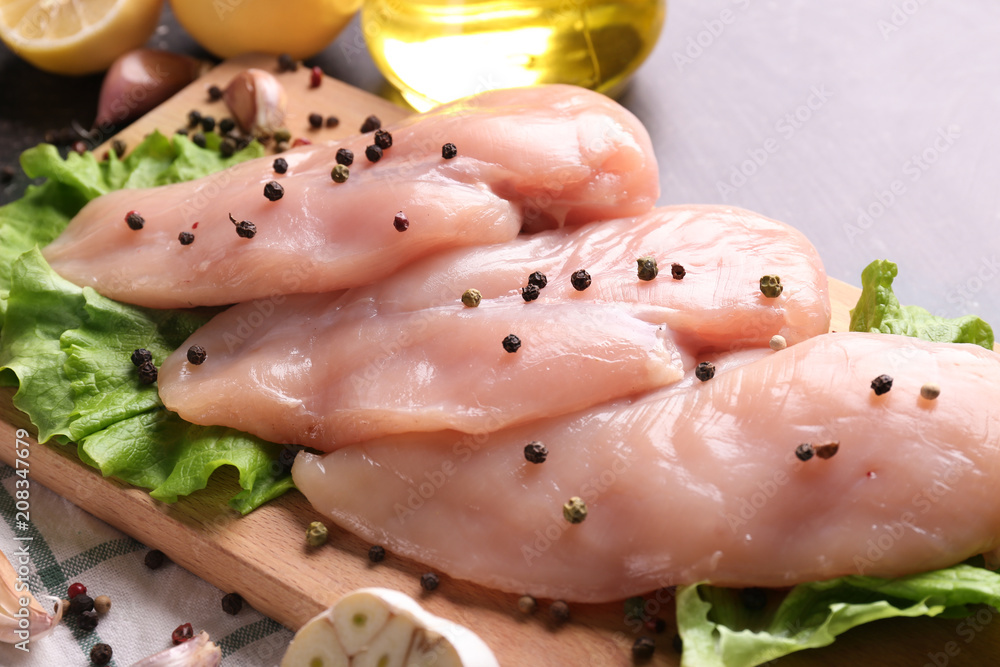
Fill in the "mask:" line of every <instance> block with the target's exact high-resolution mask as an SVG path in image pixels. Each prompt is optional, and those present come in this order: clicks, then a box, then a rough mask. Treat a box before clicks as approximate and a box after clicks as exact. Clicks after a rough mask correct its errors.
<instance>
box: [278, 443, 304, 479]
mask: <svg viewBox="0 0 1000 667" xmlns="http://www.w3.org/2000/svg"><path fill="white" fill-rule="evenodd" d="M301 449H302V448H301V447H300V446H296V445H285V446H284V447H282V449H281V451H280V452H278V465H279V466H281V469H282V470H284V471H286V472H287V471H289V470H291V469H292V464H293V463H295V457H296V456H297V455H298V453H299V450H301Z"/></svg>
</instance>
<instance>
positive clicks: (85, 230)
mask: <svg viewBox="0 0 1000 667" xmlns="http://www.w3.org/2000/svg"><path fill="white" fill-rule="evenodd" d="M388 129H389V130H390V131H391V136H392V146H391V147H390V148H387V149H385V151H384V154H383V157H382V158H381V159H380V160H379V161H378V162H375V163H372V162H370V161H369V160H368V159H367V158H366V156H365V149H366V146H368V145H370V144H372V143H373V137H372V135H371V134H366V135H358V136H356V137H353V138H351V139H348V140H345V141H344V142H342V143H340V144H336V145H313V146H304V147H301V148H298V149H294V150H291V151H287V152H285V153H283V154H282V156H281V157H283V158H284V159H285V160H286V161H287V163H288V170H287V172H286V173H285V174H277V173H275V172H274V171H273V168H272V162H273V161H274V157H273V156H272V157H266V158H260V159H257V160H251V161H249V162H245V163H242V164H239V165H236V166H234V167H231V168H230V169H227V170H225V171H223V172H219V173H217V174H213V175H211V176H206V177H204V178H201V179H198V180H195V181H190V182H186V183H178V184H176V185H168V186H163V187H158V188H151V189H146V190H119V191H115V192H111V193H109V194H107V195H104V196H103V197H99V198H98V199H96V200H94V201H92V202H90V203H89V204H88V205H87V206H85V207H84V209H83V210H82V211H81V212H80V213H79V214H78V215H77V216H76V217H75V218H74V219H73V221H72V222H71V223H70V225H69V227H67V229H66V230H65V231H64V232H63V234H62V235H61V236H60V237H59V238H58V239H56V240H55V241H54V242H53V243H52V244H51V245H49V246H48V247H47V248H45V250H44V254H45V257H46V259H48V261H49V263H50V264H51V265H52V268H54V269H55V270H56V271H57V272H58V273H59V274H61V275H62V276H63V277H65V278H67V279H68V280H70V281H72V282H74V283H76V284H78V285H83V286H90V287H93V288H94V289H96V290H97V291H99V292H100V293H102V294H104V295H105V296H109V297H112V298H114V299H117V300H119V301H125V302H128V303H135V304H139V305H144V306H151V307H156V308H172V307H185V306H191V305H221V304H229V303H236V302H242V301H249V300H251V299H255V298H260V297H267V296H272V295H275V294H290V293H297V292H323V291H331V290H337V289H342V288H345V287H353V286H357V285H364V284H367V283H370V282H372V281H374V280H376V279H380V278H383V277H385V276H386V275H388V274H390V273H392V272H393V271H395V270H396V269H398V268H400V267H401V266H404V265H405V264H407V263H409V262H411V261H413V260H414V259H417V258H419V257H422V256H424V255H427V254H430V253H433V252H437V251H440V250H443V249H447V248H451V247H455V246H467V245H477V244H488V243H498V242H502V241H506V240H510V239H512V238H514V237H515V236H516V235H517V234H518V232H519V231H521V230H522V228H524V229H526V230H528V231H534V230H538V229H544V228H551V227H560V226H562V225H578V224H582V223H586V222H590V221H594V220H602V219H607V218H611V217H615V216H621V215H635V214H638V213H642V212H644V211H647V210H649V209H650V207H652V205H653V203H654V202H655V201H656V198H657V197H658V195H659V182H658V171H657V168H656V160H655V158H654V157H653V151H652V147H651V145H650V141H649V136H648V135H647V134H646V130H645V129H644V128H643V127H642V125H641V124H640V123H639V121H638V120H637V119H636V118H635V117H634V116H633V115H632V114H631V113H629V112H628V111H626V110H625V109H624V108H622V107H621V106H619V105H618V104H617V103H615V102H614V101H612V100H610V99H609V98H607V97H605V96H603V95H600V94H598V93H594V92H591V91H588V90H585V89H582V88H576V87H573V86H558V85H556V86H544V87H533V88H525V89H513V90H497V91H490V92H487V93H483V94H481V95H478V96H476V97H472V98H469V99H466V100H462V101H459V102H455V103H452V104H450V105H446V106H443V107H440V108H438V109H436V110H434V111H432V112H430V113H427V114H423V115H420V116H415V117H412V118H409V119H406V120H404V121H402V122H401V123H399V124H397V125H394V126H392V127H390V128H388ZM446 142H448V143H454V144H455V145H456V147H457V151H458V155H457V157H454V158H452V159H444V158H443V157H442V145H443V144H444V143H446ZM338 148H348V149H350V150H352V151H353V153H354V162H353V164H352V165H351V167H350V171H351V173H350V178H349V179H348V180H347V181H346V182H344V183H339V184H338V183H335V182H334V181H333V180H331V169H332V168H333V167H334V166H335V165H336V164H337V162H336V160H335V153H336V152H337V149H338ZM272 180H275V181H277V182H278V183H280V184H281V185H282V186H283V188H284V195H283V196H282V197H281V198H280V199H278V200H277V201H269V200H268V199H267V198H265V197H264V194H263V191H264V186H265V184H266V183H268V182H269V181H272ZM130 211H136V212H138V213H139V214H140V215H141V216H142V217H143V218H144V219H145V226H144V227H143V228H142V229H141V230H138V231H133V230H132V229H130V227H129V226H128V225H127V224H126V222H125V217H126V214H127V213H129V212H130ZM399 212H403V213H404V215H405V216H406V218H407V219H408V221H409V228H408V229H407V230H406V231H405V232H402V233H401V232H399V231H397V230H396V228H395V226H394V219H395V217H396V214H397V213H399ZM230 214H232V215H233V216H235V220H236V221H242V220H248V221H250V222H253V223H254V225H255V226H256V230H257V232H256V235H255V236H254V237H253V238H249V239H248V238H241V237H240V236H238V235H237V233H236V231H235V228H234V225H233V223H232V222H231V221H230V219H229V215H230ZM181 232H191V233H193V234H194V237H195V240H194V242H193V243H192V244H190V245H187V246H184V245H181V244H180V242H179V241H178V235H179V234H180V233H181Z"/></svg>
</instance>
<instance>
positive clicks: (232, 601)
mask: <svg viewBox="0 0 1000 667" xmlns="http://www.w3.org/2000/svg"><path fill="white" fill-rule="evenodd" d="M242 609H243V596H241V595H240V594H239V593H226V594H225V595H223V596H222V611H224V612H226V613H227V614H229V615H230V616H235V615H236V614H238V613H240V611H241V610H242Z"/></svg>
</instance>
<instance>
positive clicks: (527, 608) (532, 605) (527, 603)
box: [517, 595, 538, 616]
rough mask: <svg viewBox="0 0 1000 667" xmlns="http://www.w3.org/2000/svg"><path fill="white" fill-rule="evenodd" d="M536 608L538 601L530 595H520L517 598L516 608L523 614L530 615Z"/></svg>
mask: <svg viewBox="0 0 1000 667" xmlns="http://www.w3.org/2000/svg"><path fill="white" fill-rule="evenodd" d="M536 609H538V601H537V600H535V598H533V597H531V596H530V595H522V596H521V597H519V598H518V599H517V610H518V611H520V612H521V613H522V614H524V615H525V616H530V615H531V614H534V613H535V610H536Z"/></svg>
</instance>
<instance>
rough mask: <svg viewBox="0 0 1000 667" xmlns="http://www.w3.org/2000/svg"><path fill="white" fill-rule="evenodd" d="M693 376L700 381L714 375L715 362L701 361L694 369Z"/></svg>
mask: <svg viewBox="0 0 1000 667" xmlns="http://www.w3.org/2000/svg"><path fill="white" fill-rule="evenodd" d="M694 376H695V377H696V378H698V379H699V380H701V381H702V382H708V381H709V380H711V379H712V378H714V377H715V364H713V363H712V362H711V361H703V362H701V363H700V364H698V367H697V368H695V369H694Z"/></svg>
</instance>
